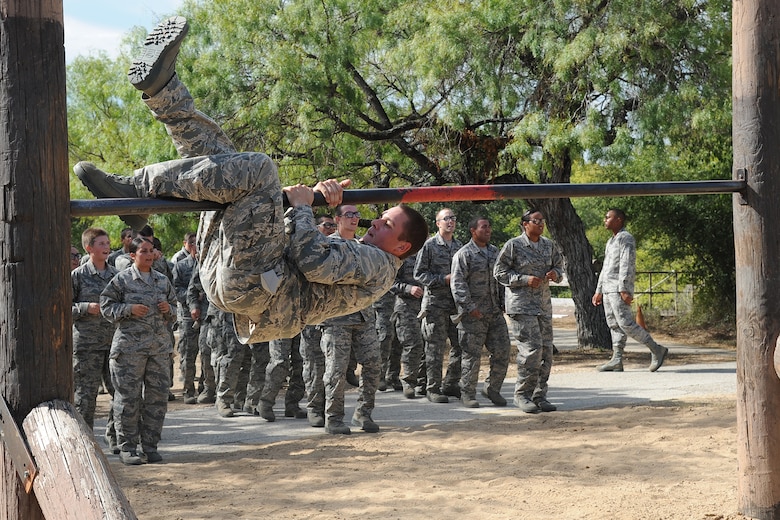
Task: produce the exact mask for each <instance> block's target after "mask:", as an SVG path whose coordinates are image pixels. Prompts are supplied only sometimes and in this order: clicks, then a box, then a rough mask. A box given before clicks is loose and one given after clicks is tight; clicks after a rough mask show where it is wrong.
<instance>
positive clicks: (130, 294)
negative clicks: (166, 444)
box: [100, 266, 176, 452]
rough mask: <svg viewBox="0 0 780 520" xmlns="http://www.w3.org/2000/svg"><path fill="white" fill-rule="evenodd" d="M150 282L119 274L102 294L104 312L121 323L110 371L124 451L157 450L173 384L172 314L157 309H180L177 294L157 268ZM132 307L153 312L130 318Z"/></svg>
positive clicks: (136, 275) (133, 270)
mask: <svg viewBox="0 0 780 520" xmlns="http://www.w3.org/2000/svg"><path fill="white" fill-rule="evenodd" d="M150 274H151V280H150V281H147V280H146V279H145V278H144V274H142V273H141V272H140V271H139V270H138V268H136V267H135V266H131V267H130V268H129V269H125V270H124V271H121V272H120V273H119V274H117V275H116V276H114V278H113V279H112V280H111V281H110V282H109V283H108V285H107V286H106V288H105V289H104V290H103V292H102V294H101V295H100V311H101V312H102V314H103V316H104V317H105V318H106V319H108V320H109V321H111V322H113V323H116V324H117V329H116V332H115V333H114V340H113V342H112V343H111V354H110V361H109V366H110V369H111V382H112V383H113V385H114V420H115V421H116V433H117V444H118V445H119V446H120V447H121V449H122V451H135V449H136V446H137V445H138V444H139V443H140V444H141V447H142V449H143V451H144V452H153V451H157V443H158V442H159V441H160V434H161V432H162V427H163V420H164V419H165V412H166V411H167V409H168V389H169V388H170V384H171V374H170V359H171V354H172V353H173V344H172V343H171V336H170V334H169V329H168V325H169V324H171V323H173V321H174V320H175V318H174V316H175V314H173V313H166V314H163V313H161V312H160V311H159V310H158V309H157V304H158V303H159V302H161V301H167V302H168V304H169V305H170V306H171V311H174V310H175V308H176V293H175V291H174V290H173V286H172V285H171V282H170V281H169V280H168V278H166V277H165V275H163V274H160V273H158V272H157V271H155V270H154V269H152V270H151V271H150ZM134 304H143V305H146V306H148V307H149V312H148V313H147V314H146V316H144V317H142V318H139V317H135V316H132V315H131V310H132V306H133V305H134Z"/></svg>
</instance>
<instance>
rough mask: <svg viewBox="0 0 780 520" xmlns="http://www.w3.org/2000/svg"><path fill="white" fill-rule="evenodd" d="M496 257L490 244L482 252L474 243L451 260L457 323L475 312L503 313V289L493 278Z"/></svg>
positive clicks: (493, 247) (495, 251) (451, 284)
mask: <svg viewBox="0 0 780 520" xmlns="http://www.w3.org/2000/svg"><path fill="white" fill-rule="evenodd" d="M497 257H498V248H497V247H496V246H494V245H493V244H488V245H487V248H486V250H485V251H484V252H483V251H482V250H481V249H480V248H479V246H477V244H475V243H474V241H473V240H469V242H468V243H467V244H466V245H465V246H463V247H462V248H460V250H458V252H457V253H455V256H454V257H452V277H451V278H450V288H451V289H452V297H453V298H454V300H455V305H456V306H457V316H456V317H455V318H454V319H453V321H454V322H455V323H458V322H459V321H460V319H461V318H462V317H463V316H464V315H466V314H468V313H470V312H471V311H473V310H475V309H477V310H479V311H480V312H481V313H482V314H495V313H499V312H503V308H504V294H503V287H502V286H501V285H500V284H499V283H498V282H497V281H496V278H495V277H494V276H493V266H494V265H495V263H496V258H497Z"/></svg>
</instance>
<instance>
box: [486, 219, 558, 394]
mask: <svg viewBox="0 0 780 520" xmlns="http://www.w3.org/2000/svg"><path fill="white" fill-rule="evenodd" d="M549 271H555V274H556V279H557V280H560V279H561V277H563V256H562V255H561V254H560V252H559V251H558V248H557V246H556V245H555V243H554V242H553V241H552V240H549V239H547V238H545V237H539V241H538V242H536V243H535V244H534V243H532V242H531V240H530V239H529V238H528V235H526V234H525V233H523V234H522V235H520V236H519V237H515V238H512V239H510V240H508V241H507V242H506V243H505V244H504V246H503V247H502V248H501V251H500V252H499V254H498V260H497V261H496V265H495V267H494V269H493V274H494V275H495V277H496V280H498V282H499V283H500V284H502V285H503V286H504V287H505V295H506V312H507V314H508V315H509V319H510V328H511V331H512V335H513V336H514V338H515V339H516V340H517V380H516V383H515V397H516V398H517V399H522V398H527V399H530V400H532V401H535V402H538V401H540V400H542V399H546V398H547V389H548V380H549V379H550V371H551V370H552V365H553V327H552V299H551V296H552V295H551V293H550V284H549V281H548V280H547V279H546V278H545V277H546V275H547V273H548V272H549ZM531 276H535V277H537V278H540V279H542V283H541V285H539V287H531V286H529V285H528V282H529V277H531Z"/></svg>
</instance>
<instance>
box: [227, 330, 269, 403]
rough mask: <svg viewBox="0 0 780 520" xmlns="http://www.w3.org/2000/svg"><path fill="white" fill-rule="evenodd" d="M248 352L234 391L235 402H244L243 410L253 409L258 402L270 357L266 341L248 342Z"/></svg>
mask: <svg viewBox="0 0 780 520" xmlns="http://www.w3.org/2000/svg"><path fill="white" fill-rule="evenodd" d="M233 333H234V334H235V330H234V331H233ZM249 352H250V357H249V359H247V358H244V364H243V365H242V367H241V374H240V376H239V378H238V390H237V391H236V402H237V403H239V402H243V403H244V411H249V410H252V411H254V409H255V407H256V406H257V404H258V403H259V402H260V394H261V393H262V391H263V388H264V387H265V369H266V367H267V366H268V361H269V359H270V356H269V353H268V342H267V341H262V342H260V343H250V344H249Z"/></svg>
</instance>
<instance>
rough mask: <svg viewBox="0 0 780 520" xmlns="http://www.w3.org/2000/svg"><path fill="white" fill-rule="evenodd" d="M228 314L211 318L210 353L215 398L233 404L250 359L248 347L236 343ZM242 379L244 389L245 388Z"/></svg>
mask: <svg viewBox="0 0 780 520" xmlns="http://www.w3.org/2000/svg"><path fill="white" fill-rule="evenodd" d="M231 316H232V315H230V314H226V313H224V312H221V311H220V312H219V313H218V314H217V316H215V317H214V318H212V319H213V320H214V321H213V326H214V341H213V342H212V343H211V352H212V354H213V357H214V360H215V361H214V377H215V379H216V384H217V398H218V399H219V400H221V401H224V402H225V403H227V404H233V403H234V402H235V396H236V393H238V389H239V382H240V379H241V372H242V370H243V371H244V372H246V370H247V369H246V368H244V367H245V365H246V361H245V359H251V358H250V355H251V354H250V350H249V345H244V344H242V343H241V342H239V341H238V338H237V337H236V333H235V332H234V331H233V321H232V319H231ZM246 379H247V378H245V379H244V382H243V383H244V387H246Z"/></svg>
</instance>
